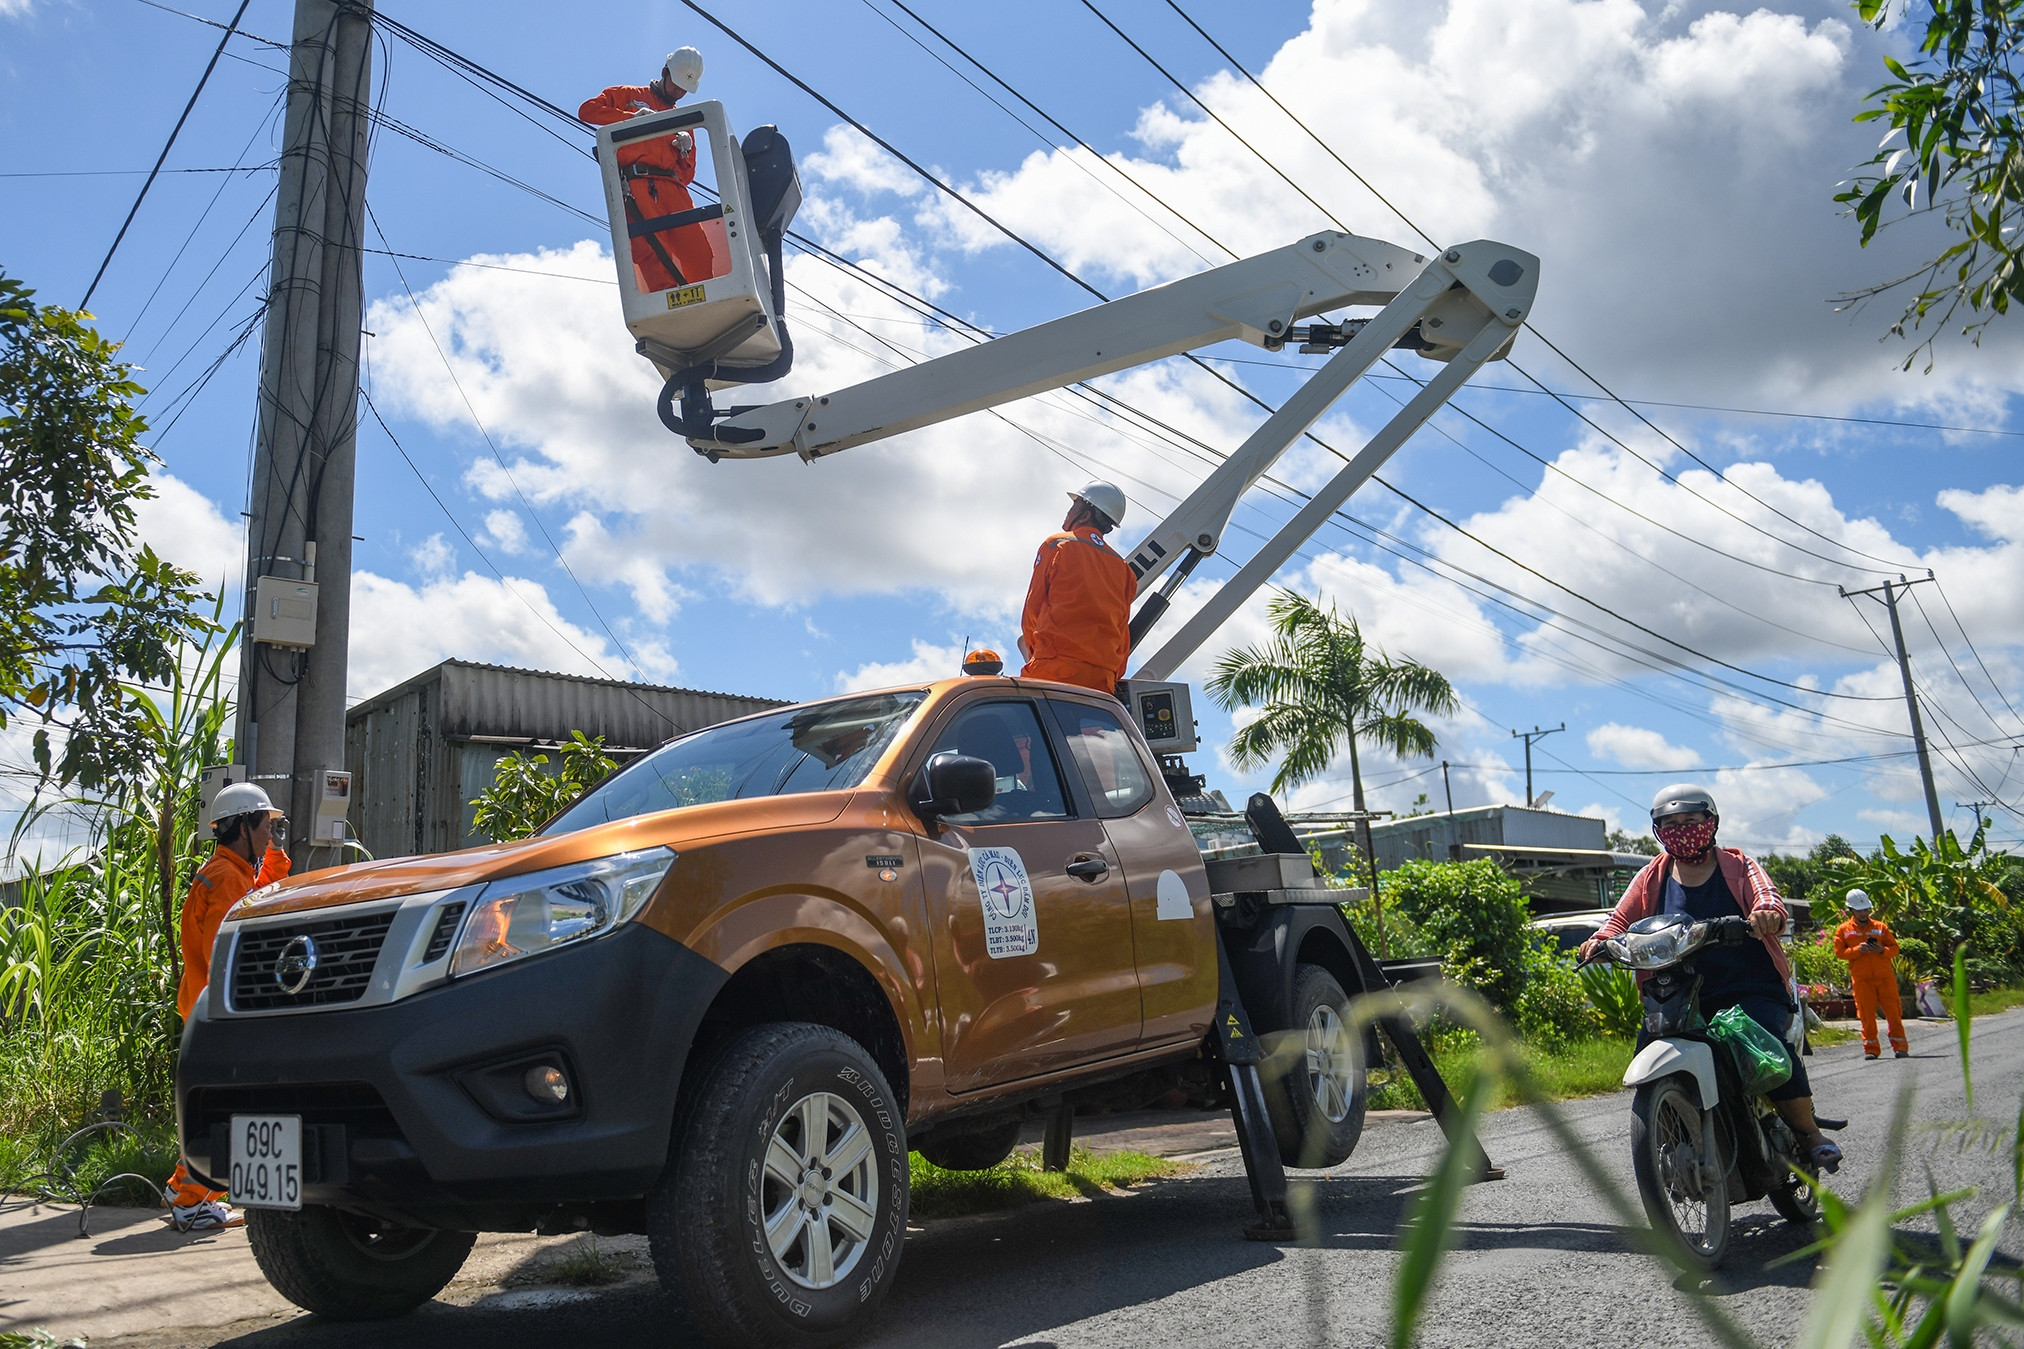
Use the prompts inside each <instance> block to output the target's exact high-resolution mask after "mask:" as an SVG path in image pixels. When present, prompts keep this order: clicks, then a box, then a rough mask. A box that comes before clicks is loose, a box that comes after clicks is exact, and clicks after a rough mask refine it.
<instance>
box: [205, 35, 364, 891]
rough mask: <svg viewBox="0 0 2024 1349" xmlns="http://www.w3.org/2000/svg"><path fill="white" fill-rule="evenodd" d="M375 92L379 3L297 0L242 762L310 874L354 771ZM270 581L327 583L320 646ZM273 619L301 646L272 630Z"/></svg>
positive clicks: (277, 222)
mask: <svg viewBox="0 0 2024 1349" xmlns="http://www.w3.org/2000/svg"><path fill="white" fill-rule="evenodd" d="M371 91H372V22H371V5H370V0H364V3H354V4H347V5H345V6H343V7H340V6H338V5H336V4H333V3H330V0H296V4H295V33H294V49H293V52H292V54H291V57H290V61H289V80H288V110H287V117H286V121H285V123H284V126H283V141H282V151H281V179H280V188H279V191H278V194H277V196H276V198H275V206H274V257H273V264H272V268H271V270H270V272H269V282H268V296H267V318H266V330H265V333H264V335H263V337H262V341H261V348H260V410H259V429H258V439H257V441H256V443H255V448H254V455H253V480H252V486H251V490H250V492H249V495H248V499H247V503H246V508H247V517H248V518H247V529H246V545H247V546H246V553H247V557H246V564H247V565H246V582H247V604H246V617H247V619H248V620H249V623H248V632H247V633H246V635H245V636H244V637H242V639H241V651H242V653H243V655H242V661H241V666H240V680H239V721H238V728H237V744H238V748H237V753H236V755H235V757H236V758H237V759H238V760H239V762H240V763H242V764H244V765H245V766H246V769H247V771H248V773H249V774H250V775H251V776H252V778H253V779H254V780H255V781H256V782H259V783H260V784H261V785H262V786H264V787H266V788H267V789H268V793H269V795H271V796H273V797H274V798H275V803H276V804H277V805H279V806H281V807H282V808H284V809H286V810H287V812H288V814H289V816H290V819H291V821H292V822H293V824H294V826H295V828H294V831H293V833H292V834H291V836H290V852H291V853H292V854H293V857H294V862H295V866H296V868H297V869H298V870H301V869H303V868H305V867H308V866H312V865H316V864H318V862H322V863H329V862H332V861H335V860H336V859H335V858H334V857H333V856H331V852H330V850H329V849H328V848H326V847H320V848H318V849H317V851H320V852H322V853H323V856H322V857H321V858H320V859H316V860H312V858H311V855H310V854H311V851H312V847H311V842H310V839H309V834H310V828H311V826H312V825H313V823H314V821H315V817H316V810H317V802H318V799H319V797H318V794H319V792H320V783H319V781H318V780H317V775H318V773H319V771H320V770H323V769H341V768H343V767H344V690H345V676H346V672H347V665H348V663H349V662H348V661H347V659H346V657H347V653H348V647H349V642H348V637H349V630H350V626H351V520H352V479H353V470H354V464H355V450H356V437H357V431H358V346H359V320H360V312H361V308H362V305H363V300H364V293H363V288H362V280H361V277H360V252H359V250H360V246H361V245H362V243H363V242H364V223H365V177H366V149H367V137H368V133H369V132H370V130H371V122H370V99H371ZM262 576H271V577H276V578H280V579H281V580H284V581H288V582H297V581H302V582H314V583H315V586H316V593H315V595H314V599H313V602H314V605H315V625H314V636H313V644H310V643H309V642H307V641H305V640H303V639H304V638H305V637H306V636H307V634H306V633H300V634H288V633H286V631H285V629H284V627H283V620H284V619H285V616H286V614H287V612H288V611H287V610H285V609H284V610H277V608H276V605H277V602H278V601H279V599H280V593H279V592H281V590H282V586H281V585H279V584H278V583H277V584H275V585H273V586H272V587H270V589H271V590H272V591H273V592H274V593H270V594H263V595H260V596H258V597H257V599H256V596H255V594H254V587H255V584H256V582H257V581H258V579H259V578H260V577H262ZM289 589H290V591H291V592H293V589H294V588H293V587H292V586H291V587H289ZM256 605H257V609H258V611H257V612H256ZM303 626H304V627H305V628H306V627H307V625H306V624H305V625H303ZM263 630H264V631H266V632H268V633H269V634H270V635H271V636H290V637H291V644H289V645H275V644H274V643H273V642H271V641H262V640H261V634H262V632H263ZM340 855H341V854H340Z"/></svg>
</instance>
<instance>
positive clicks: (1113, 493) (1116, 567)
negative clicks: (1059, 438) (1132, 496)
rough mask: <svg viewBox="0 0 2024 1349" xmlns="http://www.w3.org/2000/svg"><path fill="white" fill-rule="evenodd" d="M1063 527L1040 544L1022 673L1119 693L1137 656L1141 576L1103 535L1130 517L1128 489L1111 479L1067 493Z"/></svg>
mask: <svg viewBox="0 0 2024 1349" xmlns="http://www.w3.org/2000/svg"><path fill="white" fill-rule="evenodd" d="M1068 495H1069V499H1070V505H1069V507H1068V515H1067V517H1066V518H1064V519H1063V520H1062V522H1061V530H1060V532H1059V533H1056V534H1050V535H1048V536H1047V538H1046V539H1044V540H1043V541H1042V542H1041V544H1040V551H1039V553H1038V554H1037V555H1036V556H1035V557H1034V559H1033V579H1032V581H1031V582H1030V583H1029V584H1028V585H1027V587H1026V610H1025V613H1024V615H1023V616H1022V617H1021V619H1020V624H1019V654H1020V655H1022V656H1024V657H1025V658H1026V665H1025V667H1024V668H1023V669H1021V670H1020V671H1019V675H1020V677H1021V678H1022V679H1055V680H1059V681H1060V682H1062V683H1064V684H1074V685H1077V686H1079V687H1081V688H1086V689H1095V690H1096V691H1097V692H1098V693H1114V692H1116V690H1117V686H1118V685H1119V684H1121V683H1123V682H1124V673H1125V665H1126V662H1127V661H1128V660H1130V658H1131V604H1132V601H1133V600H1135V599H1137V598H1138V575H1137V573H1136V572H1134V571H1133V570H1132V568H1131V563H1129V562H1126V561H1125V560H1124V559H1123V558H1121V557H1119V556H1118V555H1117V554H1116V553H1114V552H1112V551H1111V549H1110V545H1109V544H1107V543H1105V542H1104V541H1103V536H1104V535H1106V534H1108V533H1110V532H1111V531H1112V530H1114V529H1116V528H1117V527H1118V525H1120V524H1121V523H1123V521H1124V509H1125V501H1124V493H1123V492H1121V491H1119V490H1118V489H1117V488H1116V487H1114V486H1113V485H1111V484H1110V483H1107V482H1092V483H1088V484H1086V485H1084V486H1082V487H1080V488H1078V489H1076V490H1075V491H1073V492H1070V493H1069V494H1068Z"/></svg>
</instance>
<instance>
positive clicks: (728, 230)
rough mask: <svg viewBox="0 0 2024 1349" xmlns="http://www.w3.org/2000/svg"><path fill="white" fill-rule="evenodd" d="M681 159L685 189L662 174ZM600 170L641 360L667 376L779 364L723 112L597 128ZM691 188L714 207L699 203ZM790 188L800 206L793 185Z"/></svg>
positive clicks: (753, 222) (766, 281)
mask: <svg viewBox="0 0 2024 1349" xmlns="http://www.w3.org/2000/svg"><path fill="white" fill-rule="evenodd" d="M760 130H761V131H762V132H770V128H764V127H762V128H761V129H760ZM756 134H758V133H755V135H756ZM685 144H686V145H687V146H688V147H689V150H688V153H687V155H685V154H684V153H683V151H682V148H681V147H682V146H683V145H685ZM689 156H693V163H694V176H693V178H692V180H691V181H690V182H688V183H684V182H682V181H681V180H680V179H679V177H677V176H676V174H675V173H673V172H671V171H669V170H668V168H667V167H666V165H668V164H670V163H682V162H684V161H685V160H687V159H688V158H689ZM597 162H598V166H599V169H600V170H601V172H602V173H603V176H604V206H605V213H606V215H607V217H608V218H609V219H610V222H611V248H612V257H613V259H614V260H615V261H616V263H617V265H618V288H619V295H620V296H621V298H622V300H623V303H624V308H625V324H626V328H627V329H628V330H630V331H631V333H632V335H633V337H634V338H636V339H639V341H640V343H641V347H640V350H641V354H643V355H645V356H646V357H647V358H648V359H649V360H651V361H653V363H654V364H655V366H657V367H658V368H659V369H660V371H661V374H662V376H663V377H664V378H665V377H666V376H668V375H670V374H672V373H674V370H675V368H676V365H675V363H676V362H679V363H680V365H681V366H683V367H687V366H693V365H702V364H705V363H707V362H709V361H713V360H714V361H719V362H721V363H722V364H723V365H724V366H726V367H739V366H759V365H764V364H766V363H767V362H769V361H771V360H773V359H774V358H775V357H776V356H778V355H779V354H780V350H781V347H780V336H779V332H780V328H779V322H778V320H779V317H780V316H779V315H777V314H775V313H774V312H773V294H772V286H771V282H770V277H769V274H768V272H767V265H766V251H765V245H764V243H763V242H762V240H761V238H760V227H761V226H762V225H763V224H765V223H766V222H763V221H760V220H757V219H754V218H753V209H752V202H751V189H750V184H749V182H748V180H747V177H746V164H745V152H744V150H743V148H742V147H741V146H740V145H739V143H738V142H737V141H736V140H734V139H733V138H732V135H731V128H730V126H729V124H728V123H726V122H725V120H724V105H723V104H722V103H719V102H717V101H715V100H714V99H705V100H704V101H702V102H700V103H684V104H682V105H681V106H680V107H676V108H671V109H669V110H668V111H666V112H654V113H644V114H642V115H640V116H638V117H634V118H631V119H629V120H627V121H624V122H619V123H616V124H614V125H611V126H606V127H600V128H599V129H598V133H597ZM692 188H702V189H708V190H713V191H714V193H715V195H716V196H717V198H718V200H716V201H708V200H702V201H698V199H697V198H698V197H699V196H703V195H704V194H703V193H692V192H691V189H692ZM794 191H795V201H796V202H797V203H798V201H799V189H798V183H797V186H796V187H795V189H794ZM692 273H694V274H693V275H692Z"/></svg>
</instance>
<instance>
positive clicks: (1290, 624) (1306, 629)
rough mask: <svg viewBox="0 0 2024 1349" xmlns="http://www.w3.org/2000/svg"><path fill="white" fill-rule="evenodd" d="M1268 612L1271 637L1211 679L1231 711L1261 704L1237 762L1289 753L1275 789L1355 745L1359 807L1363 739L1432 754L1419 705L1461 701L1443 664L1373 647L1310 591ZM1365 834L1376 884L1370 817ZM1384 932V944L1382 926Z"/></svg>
mask: <svg viewBox="0 0 2024 1349" xmlns="http://www.w3.org/2000/svg"><path fill="white" fill-rule="evenodd" d="M1269 612H1270V614H1271V615H1272V628H1273V637H1272V640H1271V641H1270V642H1269V643H1267V644H1266V645H1264V646H1262V647H1250V648H1247V649H1240V650H1236V651H1231V652H1229V653H1228V654H1226V655H1225V656H1224V657H1223V658H1222V660H1220V661H1218V662H1217V663H1216V673H1215V676H1214V677H1213V678H1212V679H1210V680H1209V685H1208V687H1209V693H1210V695H1211V696H1213V697H1214V698H1215V699H1216V701H1217V702H1218V703H1220V704H1221V705H1222V706H1223V708H1224V710H1226V711H1231V712H1234V711H1235V710H1236V709H1237V708H1239V707H1258V708H1260V709H1261V711H1260V715H1259V716H1258V717H1257V719H1256V720H1254V721H1251V722H1248V723H1246V724H1245V725H1243V726H1240V727H1239V728H1238V729H1237V734H1236V737H1235V738H1234V739H1233V740H1232V741H1231V742H1230V757H1231V759H1232V760H1233V761H1234V762H1235V763H1236V765H1237V766H1238V767H1239V768H1256V767H1260V766H1262V765H1264V764H1267V763H1269V762H1271V761H1272V758H1273V757H1274V755H1275V754H1281V753H1283V755H1284V757H1283V758H1282V759H1280V762H1279V771H1278V772H1277V773H1276V774H1274V776H1273V778H1272V790H1273V791H1275V792H1283V791H1285V790H1287V789H1288V788H1291V787H1297V786H1299V785H1300V784H1301V783H1303V782H1311V781H1313V780H1314V779H1315V778H1318V777H1320V776H1321V775H1322V774H1323V773H1325V772H1326V771H1328V765H1329V764H1330V762H1331V761H1333V760H1334V758H1335V755H1336V751H1337V749H1338V748H1339V747H1341V746H1342V745H1344V744H1347V746H1348V749H1349V779H1350V787H1351V790H1352V792H1353V793H1354V795H1355V801H1356V809H1357V811H1358V812H1359V813H1361V812H1362V811H1363V809H1364V803H1363V770H1362V765H1361V764H1360V763H1359V761H1358V757H1357V742H1358V739H1359V738H1362V739H1363V740H1365V741H1368V742H1370V743H1374V744H1376V745H1378V746H1379V747H1380V748H1382V749H1387V750H1390V751H1391V752H1392V753H1393V754H1396V755H1398V756H1400V757H1401V758H1403V757H1406V756H1409V755H1410V756H1417V757H1420V758H1432V757H1433V753H1434V747H1435V745H1436V744H1437V743H1438V741H1437V740H1436V738H1435V736H1434V733H1433V732H1432V731H1431V730H1429V729H1427V726H1426V724H1425V723H1424V722H1422V721H1420V720H1419V719H1418V718H1417V717H1416V716H1414V715H1413V714H1414V713H1415V712H1429V713H1433V714H1435V715H1445V714H1448V713H1451V712H1453V711H1454V710H1455V709H1456V708H1457V707H1458V706H1460V700H1459V699H1457V698H1456V697H1455V690H1454V687H1453V686H1452V685H1451V684H1449V683H1448V680H1447V677H1446V676H1445V675H1443V674H1441V673H1440V672H1439V671H1438V670H1432V669H1429V668H1428V667H1426V666H1424V665H1421V664H1419V663H1418V662H1417V661H1411V660H1397V661H1395V660H1391V659H1390V658H1388V657H1387V656H1386V655H1385V654H1384V653H1383V652H1382V651H1378V650H1376V649H1375V648H1373V647H1370V646H1368V645H1367V644H1366V643H1365V642H1364V638H1363V633H1362V631H1361V630H1360V629H1358V627H1357V624H1356V620H1355V619H1354V618H1344V617H1343V616H1342V615H1341V614H1339V613H1337V612H1336V610H1335V606H1334V605H1332V604H1331V605H1330V606H1329V607H1328V608H1326V609H1323V608H1322V607H1321V606H1320V605H1318V604H1316V603H1315V602H1314V601H1313V600H1310V599H1308V598H1306V597H1305V596H1302V595H1296V594H1294V593H1292V592H1291V591H1282V592H1281V593H1280V595H1279V596H1278V597H1277V598H1275V599H1274V600H1273V601H1272V603H1271V606H1270V609H1269ZM1357 833H1358V835H1359V839H1358V841H1359V842H1360V843H1362V845H1363V850H1364V856H1365V859H1366V860H1367V861H1368V862H1369V864H1370V871H1371V880H1372V886H1373V890H1375V885H1376V879H1377V857H1376V854H1375V851H1374V849H1373V848H1372V847H1371V841H1370V825H1369V823H1368V821H1363V820H1359V821H1358V822H1357ZM1379 941H1380V945H1382V941H1383V933H1382V931H1380V933H1379Z"/></svg>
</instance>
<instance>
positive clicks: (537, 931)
mask: <svg viewBox="0 0 2024 1349" xmlns="http://www.w3.org/2000/svg"><path fill="white" fill-rule="evenodd" d="M674 864H675V850H674V849H673V848H646V849H642V850H641V851H639V852H624V853H618V854H616V855H615V856H611V857H600V858H598V859H597V860H595V861H591V862H577V863H574V864H572V865H570V866H566V867H556V868H554V869H553V870H550V871H534V872H529V873H528V874H527V875H525V876H513V877H509V878H508V879H506V880H503V881H494V882H493V883H492V884H490V885H488V886H486V887H485V888H484V889H483V890H481V891H479V892H478V900H477V903H476V904H474V905H473V906H472V909H471V915H470V917H468V918H466V919H465V920H464V931H463V935H462V936H460V937H459V938H458V939H457V950H456V954H455V955H453V956H451V957H450V975H451V977H452V978H454V977H456V976H457V975H460V974H474V973H476V972H477V971H479V970H489V969H491V968H492V967H493V966H495V965H504V964H506V963H507V962H508V961H513V960H521V959H524V958H525V957H527V956H535V955H540V954H541V953H542V952H543V951H552V950H554V949H555V948H556V947H558V946H567V945H568V944H569V943H571V942H578V941H585V940H588V939H589V938H591V937H601V936H603V935H604V934H605V933H607V932H610V931H612V930H613V929H615V928H616V927H618V925H619V924H620V923H623V922H626V921H628V920H629V919H631V918H632V917H633V915H635V914H637V913H638V912H639V911H640V909H641V908H642V907H643V906H645V904H646V902H647V900H648V899H650V898H651V897H652V896H653V893H654V890H655V889H656V888H657V887H659V885H660V883H661V878H662V877H664V876H666V875H667V874H668V868H670V867H672V866H673V865H674Z"/></svg>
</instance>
